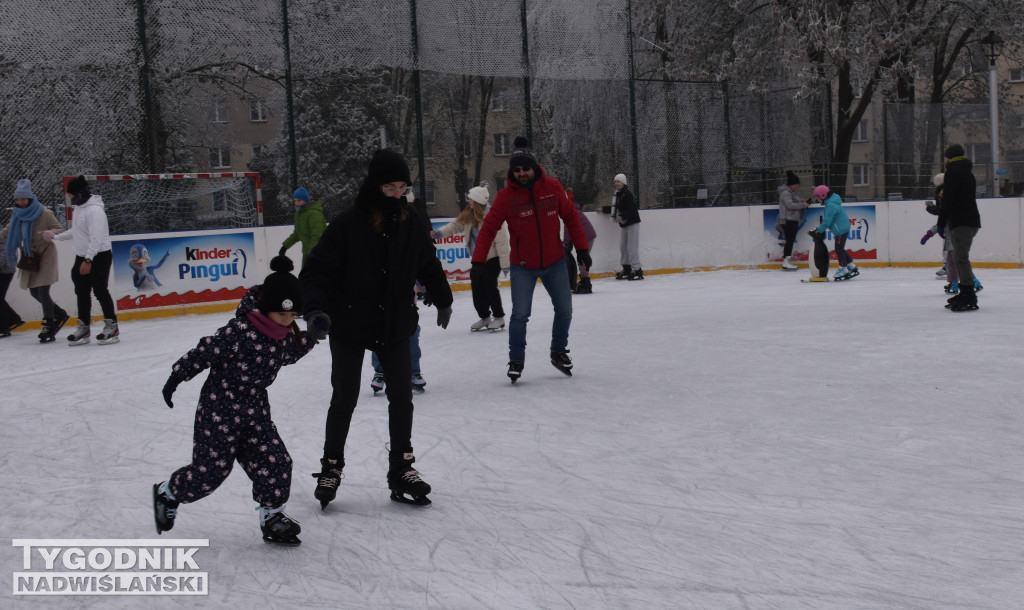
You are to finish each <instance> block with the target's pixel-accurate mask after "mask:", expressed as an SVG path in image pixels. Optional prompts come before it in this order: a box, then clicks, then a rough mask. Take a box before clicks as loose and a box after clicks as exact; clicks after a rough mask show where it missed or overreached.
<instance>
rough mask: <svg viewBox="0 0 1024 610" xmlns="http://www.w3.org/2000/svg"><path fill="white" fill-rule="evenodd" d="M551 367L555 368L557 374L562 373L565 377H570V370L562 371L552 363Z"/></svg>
mask: <svg viewBox="0 0 1024 610" xmlns="http://www.w3.org/2000/svg"><path fill="white" fill-rule="evenodd" d="M551 366H553V367H555V368H556V369H557V370H558V372H559V373H562V374H563V375H565V376H566V377H572V369H563V368H562V367H560V366H558V365H557V364H555V363H554V362H552V363H551Z"/></svg>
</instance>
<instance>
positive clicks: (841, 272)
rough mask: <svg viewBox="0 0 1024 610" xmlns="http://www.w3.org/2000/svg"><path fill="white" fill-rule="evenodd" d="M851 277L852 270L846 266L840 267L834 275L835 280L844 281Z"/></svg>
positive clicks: (833, 279)
mask: <svg viewBox="0 0 1024 610" xmlns="http://www.w3.org/2000/svg"><path fill="white" fill-rule="evenodd" d="M848 279H850V270H849V269H847V268H846V267H840V268H839V269H838V270H837V271H836V274H835V275H833V276H832V281H833V282H842V281H843V280H848Z"/></svg>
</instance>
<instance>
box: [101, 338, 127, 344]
mask: <svg viewBox="0 0 1024 610" xmlns="http://www.w3.org/2000/svg"><path fill="white" fill-rule="evenodd" d="M120 342H121V338H120V337H112V338H110V339H96V344H97V345H113V344H114V343H120Z"/></svg>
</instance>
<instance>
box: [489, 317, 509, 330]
mask: <svg viewBox="0 0 1024 610" xmlns="http://www.w3.org/2000/svg"><path fill="white" fill-rule="evenodd" d="M487 330H489V331H491V332H492V333H496V332H498V331H501V330H505V318H504V316H502V317H500V318H491V323H490V324H488V325H487Z"/></svg>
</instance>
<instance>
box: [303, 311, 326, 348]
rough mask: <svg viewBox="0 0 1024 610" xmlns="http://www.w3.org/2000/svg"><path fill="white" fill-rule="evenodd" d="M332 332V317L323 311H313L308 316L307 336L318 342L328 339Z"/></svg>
mask: <svg viewBox="0 0 1024 610" xmlns="http://www.w3.org/2000/svg"><path fill="white" fill-rule="evenodd" d="M329 332H331V317H330V316H329V315H327V314H325V313H324V312H322V311H311V312H309V313H308V314H306V334H308V335H309V336H310V337H313V338H314V339H316V340H317V341H323V340H324V339H326V338H327V333H329Z"/></svg>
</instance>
